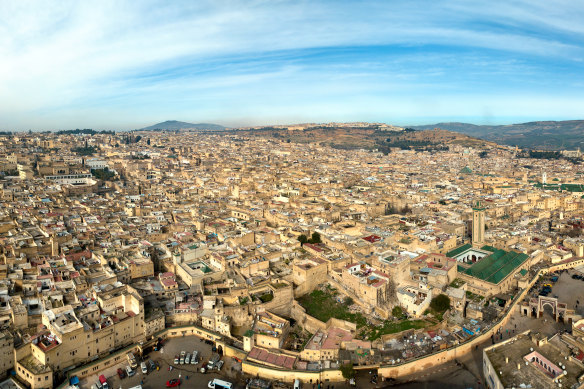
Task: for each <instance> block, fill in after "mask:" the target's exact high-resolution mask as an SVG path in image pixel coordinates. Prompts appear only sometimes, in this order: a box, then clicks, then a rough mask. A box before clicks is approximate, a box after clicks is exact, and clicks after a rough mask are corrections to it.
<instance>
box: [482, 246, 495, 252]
mask: <svg viewBox="0 0 584 389" xmlns="http://www.w3.org/2000/svg"><path fill="white" fill-rule="evenodd" d="M481 250H485V251H490V252H492V253H494V252H495V251H497V249H496V248H495V247H493V246H489V245H485V246H483V247H481Z"/></svg>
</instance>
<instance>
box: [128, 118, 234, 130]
mask: <svg viewBox="0 0 584 389" xmlns="http://www.w3.org/2000/svg"><path fill="white" fill-rule="evenodd" d="M154 130H173V131H174V130H212V131H222V130H225V127H223V126H222V125H219V124H211V123H187V122H179V121H176V120H167V121H165V122H162V123H158V124H154V125H152V126H149V127H144V128H140V129H139V130H138V131H154Z"/></svg>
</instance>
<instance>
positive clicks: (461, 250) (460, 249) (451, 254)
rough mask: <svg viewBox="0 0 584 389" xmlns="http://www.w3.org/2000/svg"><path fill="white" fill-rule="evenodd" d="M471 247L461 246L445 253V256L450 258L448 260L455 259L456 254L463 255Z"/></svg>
mask: <svg viewBox="0 0 584 389" xmlns="http://www.w3.org/2000/svg"><path fill="white" fill-rule="evenodd" d="M471 247H472V245H470V244H468V243H467V244H465V245H462V246H460V247H457V248H455V249H454V250H452V251H449V252H447V253H446V256H447V257H450V258H453V257H456V256H457V255H458V254H460V253H464V252H465V251H466V250H468V249H470V248H471Z"/></svg>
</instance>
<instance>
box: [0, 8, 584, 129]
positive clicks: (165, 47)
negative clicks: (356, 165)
mask: <svg viewBox="0 0 584 389" xmlns="http://www.w3.org/2000/svg"><path fill="white" fill-rule="evenodd" d="M468 4H469V3H468V2H466V1H450V2H445V3H440V4H438V3H437V2H430V1H428V2H403V3H402V2H400V3H397V2H385V1H378V2H367V1H366V2H359V3H352V2H339V1H331V2H317V1H255V2H249V1H205V2H146V3H145V2H136V1H126V2H121V1H101V2H77V1H63V2H29V1H26V2H25V1H20V0H18V1H2V2H0V14H2V15H5V16H7V17H3V18H2V20H1V21H0V58H2V61H0V102H1V104H0V115H2V116H3V117H6V118H7V119H6V120H5V123H4V124H5V125H17V123H26V120H25V119H26V118H29V119H30V116H31V114H33V115H34V114H38V113H42V114H43V117H44V118H45V120H46V121H47V122H48V123H51V124H53V125H57V124H58V123H59V118H58V116H57V115H56V114H55V115H51V114H50V112H51V111H52V110H54V111H55V112H59V113H60V115H63V114H64V112H67V110H68V109H70V110H77V111H78V112H83V113H84V115H87V116H88V117H90V118H95V119H96V120H97V119H98V118H100V117H101V115H93V114H92V113H91V112H92V107H93V108H94V109H95V112H97V110H98V108H99V107H102V108H105V107H108V100H112V99H116V100H117V101H118V102H119V103H120V104H121V105H123V106H125V107H126V108H127V109H128V110H130V111H132V112H133V113H134V114H138V113H140V112H142V111H141V108H140V106H139V103H149V104H151V103H152V101H154V100H155V97H156V94H159V95H160V99H161V100H162V99H164V98H168V99H171V100H172V99H173V95H179V96H182V97H185V98H186V97H188V91H192V92H193V93H197V92H201V91H205V92H206V93H209V94H210V95H218V96H226V95H228V94H229V93H230V91H233V92H234V94H235V95H236V96H240V95H241V94H243V93H245V91H244V90H242V88H245V86H246V85H247V86H253V87H254V88H256V89H257V88H260V89H261V88H266V91H259V92H258V91H254V92H253V93H259V94H262V95H266V94H269V92H270V89H271V87H272V85H275V86H278V87H280V88H284V89H288V88H291V87H294V84H295V82H294V80H293V78H297V80H298V82H296V84H302V81H303V80H307V81H310V82H315V83H316V84H315V85H304V88H305V89H304V90H305V91H306V93H315V92H318V91H319V90H320V89H322V88H328V90H331V89H332V90H334V89H335V88H336V86H335V85H334V82H332V81H327V80H329V78H331V79H332V80H333V81H336V82H340V81H342V80H346V79H349V80H351V82H350V83H349V85H347V86H345V87H342V88H340V89H342V90H343V91H344V93H350V91H351V90H352V91H354V93H356V94H359V95H362V96H365V95H367V88H371V89H370V90H371V92H372V94H371V98H372V99H374V100H375V99H376V98H377V99H378V98H379V96H378V95H377V93H379V88H378V87H376V86H375V84H374V83H371V82H370V80H368V78H369V77H368V76H370V77H388V78H389V79H392V80H401V81H402V82H399V83H395V82H394V83H392V85H394V86H396V85H400V86H407V85H406V84H405V82H407V81H408V80H411V81H412V82H413V84H412V86H411V89H414V90H415V89H418V88H420V87H424V86H426V85H425V83H424V82H425V81H424V80H420V78H424V79H426V80H427V79H428V78H430V77H431V76H432V75H433V76H434V77H439V76H441V75H443V74H448V69H439V67H440V66H438V68H437V69H434V70H433V72H428V73H427V74H424V75H420V76H416V75H412V74H411V73H408V72H400V71H399V70H396V71H395V72H393V73H391V74H384V73H383V72H384V71H385V70H384V68H383V66H381V69H380V70H379V69H377V70H376V69H375V67H376V66H379V64H378V63H376V62H375V58H374V57H373V58H364V59H363V62H367V61H369V62H370V66H371V67H370V68H368V69H365V67H364V65H363V64H362V63H360V61H361V60H360V59H359V58H355V59H354V60H350V61H348V62H345V65H346V67H347V69H346V70H345V71H341V70H339V67H335V66H333V64H331V68H333V70H334V72H332V73H328V72H327V71H326V69H325V68H324V67H323V68H320V69H319V70H318V72H319V73H318V74H316V75H314V74H311V73H310V72H315V69H314V68H313V69H305V68H303V67H302V66H300V65H294V64H292V63H291V62H292V61H291V59H290V58H288V59H278V58H275V59H273V60H272V65H273V69H266V68H267V67H269V66H270V59H269V58H270V57H269V56H270V54H269V53H271V52H275V51H283V52H298V54H293V55H292V56H294V55H298V56H302V55H303V54H302V50H305V49H315V48H331V47H332V48H335V47H337V48H340V49H342V48H343V47H351V46H357V47H359V46H372V45H390V46H391V45H411V46H417V45H420V46H424V45H446V46H459V47H466V48H476V49H477V50H479V51H481V50H484V49H489V50H497V51H501V52H508V53H512V54H514V55H517V56H520V57H521V56H526V57H527V58H532V59H533V61H535V62H536V63H537V62H538V61H539V59H545V58H546V57H547V56H553V57H555V58H558V60H561V61H565V62H567V63H570V64H571V63H573V62H574V61H577V60H579V59H581V58H582V57H583V55H582V47H581V44H580V43H579V42H577V39H567V38H565V35H566V34H576V36H581V35H579V34H582V33H583V30H584V27H583V25H582V23H581V22H580V21H581V20H582V16H583V9H584V7H583V6H581V5H578V4H577V3H575V2H566V3H565V4H564V7H563V8H562V7H557V8H553V5H550V3H546V2H543V1H536V2H529V3H525V2H495V3H493V2H489V3H488V5H477V4H476V3H473V4H472V6H469V5H468ZM544 15H545V16H544ZM479 22H480V23H479ZM497 23H499V24H504V25H505V26H506V28H494V27H493V28H487V27H485V26H488V25H490V24H497ZM538 26H541V31H539V32H538V33H533V28H534V27H538ZM447 54H448V53H445V55H447ZM451 55H453V56H455V55H456V51H453V52H452V53H451ZM241 57H246V58H248V59H249V60H250V61H252V62H253V61H254V60H257V61H258V63H261V64H262V68H261V69H256V70H253V69H251V70H249V71H248V72H247V73H245V74H241V73H240V72H237V71H236V70H234V69H233V67H229V68H228V71H229V73H226V74H224V75H218V74H217V72H215V73H214V74H212V75H206V74H205V72H204V70H205V69H200V70H201V72H199V73H197V68H196V67H197V66H202V67H204V66H205V65H204V64H205V63H206V62H208V61H215V62H217V61H221V59H223V58H224V59H225V60H226V61H232V60H234V59H237V58H241ZM343 60H344V61H347V60H346V59H343ZM355 61H356V62H359V64H358V65H359V66H360V69H357V70H353V69H351V68H352V67H353V66H355ZM493 61H495V62H497V63H501V61H498V59H497V58H493ZM185 64H186V65H188V66H186V67H185V68H184V69H182V73H181V65H185ZM325 65H326V64H325ZM341 65H342V64H341ZM432 65H436V64H432ZM438 65H440V64H438ZM215 66H217V65H215ZM242 66H244V64H242ZM513 66H522V65H521V64H516V65H513ZM580 66H581V65H580ZM172 68H177V69H178V70H177V74H175V75H174V77H175V79H172V78H170V79H168V78H166V77H164V76H161V77H158V78H157V77H147V76H146V77H143V78H141V76H144V75H148V74H151V73H154V74H156V73H157V72H160V73H162V74H164V73H165V72H166V71H167V70H168V69H172ZM304 71H307V72H308V73H307V74H304V73H303V72H304ZM379 72H381V73H379ZM278 78H283V79H284V80H287V82H279V81H278ZM412 78H413V79H414V80H412ZM382 84H383V85H389V84H388V82H387V80H385V81H384V83H382ZM214 88H217V89H220V91H219V92H213V89H214ZM293 89H295V90H296V89H298V88H293ZM298 90H299V92H298V93H296V94H301V90H300V89H298ZM272 92H273V88H272ZM140 94H145V95H147V96H146V97H145V96H141V95H140ZM293 94H294V93H293ZM317 94H318V93H317ZM330 96H331V95H330V94H323V98H327V97H328V98H330ZM341 97H343V96H338V98H339V99H340V98H341ZM192 99H193V100H195V101H198V96H197V95H195V96H193V97H192ZM266 99H267V100H269V99H268V98H266ZM380 101H382V100H380ZM163 103H164V102H163V101H161V104H163ZM258 103H260V102H258ZM91 104H93V105H91ZM332 106H333V107H334V106H335V105H334V104H332ZM99 109H101V108H99ZM165 109H166V108H165ZM207 109H208V112H210V113H213V112H217V108H213V107H212V106H209V107H208V108H207ZM248 109H253V107H249V108H248ZM258 109H261V110H263V109H264V108H263V107H261V108H260V107H258ZM267 109H269V108H267ZM161 110H162V108H161ZM201 113H203V114H204V112H201ZM225 114H226V115H228V113H227V112H226V113H225ZM44 115H46V116H44ZM70 116H72V117H77V116H79V115H77V114H75V113H73V114H71V115H70ZM109 123H112V124H113V123H115V120H114V119H111V120H110V122H109ZM18 125H20V124H18ZM39 126H42V123H39Z"/></svg>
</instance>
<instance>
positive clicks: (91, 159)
mask: <svg viewBox="0 0 584 389" xmlns="http://www.w3.org/2000/svg"><path fill="white" fill-rule="evenodd" d="M402 130H403V129H400V128H391V131H395V132H399V131H402ZM289 131H302V130H298V129H296V128H295V129H294V130H289ZM246 134H247V133H246ZM0 153H1V159H0V171H1V172H2V173H0V175H1V179H0V188H1V192H0V193H1V196H2V207H1V214H0V218H1V221H0V250H1V257H0V262H1V265H0V270H1V274H2V277H1V280H0V283H1V285H2V288H1V290H2V293H1V294H0V297H1V306H0V308H1V310H0V313H1V316H0V317H1V323H2V328H3V332H2V343H3V350H4V351H5V352H4V353H3V354H2V355H1V356H0V359H1V361H0V368H1V369H2V371H1V372H0V373H1V374H2V375H5V376H6V375H9V376H10V377H11V378H10V380H11V381H12V382H14V383H15V385H16V384H17V385H25V386H26V387H29V388H51V387H60V388H67V387H69V386H70V385H78V386H80V387H81V388H90V387H111V388H118V387H131V386H137V385H142V387H145V388H147V387H161V386H164V385H165V384H168V385H174V384H177V385H178V383H180V382H182V384H183V385H189V384H190V383H191V382H194V381H192V380H198V379H199V378H198V376H200V375H202V374H204V376H201V379H205V380H211V381H212V380H213V379H221V380H224V381H225V382H232V383H233V384H234V385H238V383H243V384H244V385H245V383H246V382H247V386H246V387H249V388H254V387H258V388H264V387H265V388H269V387H288V386H287V385H294V384H296V385H300V384H301V383H304V384H305V387H309V386H310V387H312V386H314V385H319V384H320V385H321V386H320V387H324V385H326V386H327V387H332V386H335V387H344V385H357V386H359V387H382V386H383V385H387V384H398V383H405V382H408V381H412V380H414V381H415V380H420V377H421V376H422V375H423V374H427V375H429V379H437V380H440V375H441V374H442V375H444V374H448V375H449V376H452V375H453V374H454V375H457V374H458V375H459V377H460V381H459V383H460V385H461V386H460V387H479V386H480V385H488V387H491V388H495V387H497V388H498V387H511V386H514V387H520V385H521V384H523V385H531V386H530V387H532V388H550V387H554V386H556V385H559V384H560V383H562V384H563V386H564V387H569V388H575V387H579V386H580V385H581V384H582V382H583V381H582V379H583V378H584V365H583V364H582V359H583V357H584V320H583V316H582V315H583V314H584V309H583V308H582V306H580V305H579V301H578V299H579V296H580V297H581V293H574V292H575V291H581V290H582V283H581V282H582V281H579V280H580V279H582V278H584V253H583V250H584V239H583V237H582V235H581V232H582V227H583V226H584V221H583V220H582V209H583V207H584V166H583V165H582V164H581V163H580V162H577V160H581V158H582V156H581V155H580V152H579V151H569V152H566V153H564V154H567V155H569V156H570V158H571V159H570V160H566V159H554V160H549V159H532V158H520V157H518V155H517V154H518V153H519V151H518V150H517V149H516V148H514V147H509V146H498V145H494V144H492V143H488V142H483V143H482V144H478V145H475V146H474V147H469V146H465V145H463V144H450V145H448V146H447V147H445V148H444V149H443V150H438V151H437V150H430V151H415V150H406V149H402V148H394V149H392V150H390V152H389V153H387V154H384V153H381V152H378V151H375V150H358V149H356V150H339V149H332V148H330V147H329V146H326V145H321V144H320V143H294V142H290V143H288V142H287V141H286V140H279V139H271V138H265V137H262V136H253V135H245V136H243V135H237V132H235V133H233V132H231V133H229V134H222V133H221V132H212V131H211V132H201V131H199V132H197V131H133V132H120V133H114V132H105V133H98V132H95V131H78V132H77V133H75V132H73V131H70V132H65V133H61V134H55V133H42V134H41V133H12V134H7V135H4V136H0ZM574 159H575V160H576V162H574ZM193 350H194V351H193ZM510 360H511V361H510ZM444 368H446V371H444ZM435 370H436V371H435ZM189 375H190V376H191V377H190V378H188V376H189ZM126 376H128V377H126ZM187 378H188V380H187ZM252 378H253V379H254V380H253V381H251V379H252ZM172 380H174V381H172ZM295 380H296V381H295ZM100 381H101V382H100ZM205 382H207V381H205ZM217 382H220V381H217ZM295 382H296V383H295ZM218 385H219V386H217V387H221V386H220V384H218ZM254 385H255V386H254ZM270 385H272V386H270ZM452 385H453V386H452V387H458V386H456V385H458V383H456V384H454V383H453V384H452ZM6 387H8V386H6ZM195 387H197V386H195ZM201 387H203V386H201ZM209 387H211V386H209ZM234 387H238V386H234ZM242 387H243V386H242ZM289 387H291V386H289ZM480 387H482V386H480ZM525 387H528V386H525Z"/></svg>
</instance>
